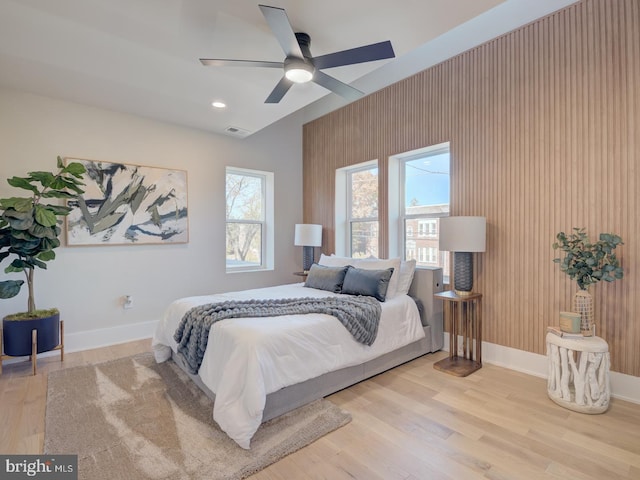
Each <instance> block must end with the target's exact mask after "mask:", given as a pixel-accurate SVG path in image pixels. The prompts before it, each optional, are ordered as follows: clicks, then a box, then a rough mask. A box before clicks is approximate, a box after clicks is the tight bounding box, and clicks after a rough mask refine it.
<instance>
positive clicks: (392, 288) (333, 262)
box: [318, 253, 411, 298]
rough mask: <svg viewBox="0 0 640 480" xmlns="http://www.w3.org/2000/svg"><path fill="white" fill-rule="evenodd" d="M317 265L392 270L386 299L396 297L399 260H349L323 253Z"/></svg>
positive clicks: (373, 258)
mask: <svg viewBox="0 0 640 480" xmlns="http://www.w3.org/2000/svg"><path fill="white" fill-rule="evenodd" d="M318 263H319V264H320V265H325V266H327V267H344V266H346V265H351V266H353V267H356V268H362V269H366V270H385V269H387V268H393V275H392V276H391V280H389V288H388V290H387V294H386V298H393V297H395V296H396V295H398V282H399V277H400V259H399V258H389V259H379V258H376V257H368V258H351V257H339V256H337V255H325V254H324V253H323V254H322V255H320V260H319V262H318ZM409 284H411V281H409ZM407 291H408V290H407Z"/></svg>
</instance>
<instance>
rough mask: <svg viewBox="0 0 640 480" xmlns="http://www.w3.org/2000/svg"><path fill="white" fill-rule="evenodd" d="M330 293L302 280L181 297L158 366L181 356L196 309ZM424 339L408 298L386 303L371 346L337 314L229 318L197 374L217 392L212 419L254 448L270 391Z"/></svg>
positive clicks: (158, 348)
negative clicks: (184, 332) (179, 340)
mask: <svg viewBox="0 0 640 480" xmlns="http://www.w3.org/2000/svg"><path fill="white" fill-rule="evenodd" d="M326 296H342V295H340V294H335V293H331V292H327V291H324V290H316V289H314V288H306V287H304V284H302V283H299V284H291V285H280V286H276V287H269V288H259V289H254V290H244V291H240V292H231V293H224V294H217V295H208V296H199V297H188V298H182V299H180V300H176V301H175V302H173V303H172V304H171V305H170V306H169V307H168V308H167V310H166V312H165V314H164V316H163V318H162V320H161V321H160V323H159V324H158V327H157V329H156V333H155V336H154V338H153V348H154V353H155V358H156V361H158V362H163V361H166V360H167V359H168V358H170V356H171V351H172V350H173V351H174V352H175V351H176V349H177V344H176V342H175V340H174V339H173V334H174V332H175V330H176V328H177V326H178V324H179V323H180V320H181V319H182V317H183V315H184V314H185V313H186V312H187V311H188V310H190V309H191V308H193V307H195V306H197V305H202V304H206V303H215V302H221V301H224V300H229V299H234V300H251V299H272V298H296V297H326ZM345 296H346V295H345ZM423 337H424V330H423V329H422V326H421V323H420V317H419V314H418V309H417V307H416V305H415V302H414V301H413V300H412V299H411V298H409V297H408V296H406V295H402V296H397V297H395V298H392V299H389V300H387V301H386V302H384V303H382V316H381V319H380V325H379V328H378V335H377V338H376V340H375V342H374V343H373V345H371V346H370V347H369V346H366V345H363V344H361V343H358V342H357V341H356V340H355V339H354V338H353V336H352V335H351V334H350V333H349V332H348V331H347V329H346V328H345V327H344V326H343V325H342V324H341V323H340V322H339V321H338V320H337V319H336V318H335V317H332V316H330V315H326V314H308V315H292V316H282V317H268V318H237V319H226V320H223V321H220V322H217V323H215V324H214V325H213V326H212V327H211V331H210V333H209V343H208V346H207V350H206V352H205V355H204V359H203V361H202V366H201V367H200V371H199V372H198V374H199V376H200V377H201V379H202V381H203V383H204V384H205V385H206V386H207V387H208V388H209V389H211V390H212V391H213V392H214V393H215V394H216V400H215V404H214V407H213V418H214V420H215V421H216V422H217V423H218V425H219V426H220V428H221V429H222V430H223V431H224V432H226V433H227V435H229V437H231V438H232V439H233V440H235V441H236V442H237V443H238V444H239V445H240V446H241V447H243V448H246V449H248V448H249V444H250V441H251V437H253V435H254V433H255V432H256V430H257V429H258V427H259V426H260V423H261V422H262V412H263V410H264V406H265V401H266V395H267V394H269V393H272V392H275V391H277V390H280V389H281V388H283V387H287V386H289V385H293V384H296V383H300V382H303V381H305V380H308V379H310V378H314V377H317V376H319V375H322V374H324V373H327V372H330V371H333V370H337V369H340V368H343V367H349V366H352V365H357V364H360V363H363V362H366V361H368V360H371V359H373V358H376V357H378V356H380V355H383V354H385V353H388V352H390V351H393V350H395V349H398V348H400V347H403V346H405V345H408V344H409V343H411V342H414V341H416V340H419V339H421V338H423Z"/></svg>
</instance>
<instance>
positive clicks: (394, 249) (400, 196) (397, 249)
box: [388, 142, 451, 258]
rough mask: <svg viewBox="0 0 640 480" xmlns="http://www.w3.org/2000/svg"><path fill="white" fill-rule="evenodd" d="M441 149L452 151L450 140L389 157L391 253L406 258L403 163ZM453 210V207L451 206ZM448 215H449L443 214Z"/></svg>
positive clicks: (432, 153)
mask: <svg viewBox="0 0 640 480" xmlns="http://www.w3.org/2000/svg"><path fill="white" fill-rule="evenodd" d="M439 150H449V152H450V151H451V144H450V142H443V143H439V144H437V145H430V146H428V147H424V148H419V149H417V150H412V151H410V152H404V153H400V154H398V155H392V156H391V157H389V195H388V198H389V224H388V227H389V255H390V256H399V257H400V258H404V248H403V246H404V245H403V243H404V242H403V235H404V225H403V223H404V220H405V219H406V218H411V216H409V217H406V215H405V206H404V180H405V179H404V168H402V164H403V163H404V162H407V161H409V160H413V159H415V158H420V157H424V156H428V155H434V154H437V153H438V151H439ZM394 188H397V195H393V194H392V192H393V189H394ZM449 210H451V208H449ZM441 216H443V217H446V216H448V215H444V214H443V215H441Z"/></svg>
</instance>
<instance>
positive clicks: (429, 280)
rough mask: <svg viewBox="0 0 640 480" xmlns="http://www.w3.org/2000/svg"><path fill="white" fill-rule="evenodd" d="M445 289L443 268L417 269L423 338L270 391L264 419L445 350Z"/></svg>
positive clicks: (414, 287) (415, 281)
mask: <svg viewBox="0 0 640 480" xmlns="http://www.w3.org/2000/svg"><path fill="white" fill-rule="evenodd" d="M442 290H443V281H442V269H441V268H417V269H416V271H415V274H414V277H413V282H412V284H411V289H410V290H409V295H411V296H412V297H413V298H415V299H416V302H417V303H418V306H419V309H420V318H421V320H422V325H423V328H424V331H425V337H424V338H423V339H421V340H419V341H417V342H414V343H410V344H409V345H406V346H405V347H402V348H400V349H398V350H394V351H393V352H389V353H387V354H385V355H382V356H381V357H378V358H375V359H373V360H370V361H368V362H366V363H363V364H360V365H354V366H352V367H346V368H342V369H340V370H336V371H334V372H329V373H325V374H324V375H321V376H319V377H316V378H312V379H309V380H307V381H305V382H302V383H298V384H295V385H291V386H289V387H286V388H283V389H280V390H278V391H277V392H273V393H270V394H269V395H267V403H266V405H265V409H264V413H263V418H262V421H263V422H264V421H267V420H270V419H272V418H275V417H277V416H280V415H282V414H284V413H286V412H289V411H291V410H293V409H295V408H298V407H300V406H302V405H305V404H307V403H309V402H312V401H314V400H317V399H319V398H323V397H326V396H327V395H330V394H332V393H335V392H337V391H339V390H342V389H343V388H346V387H349V386H351V385H354V384H356V383H358V382H361V381H362V380H366V379H367V378H370V377H373V376H374V375H377V374H379V373H382V372H384V371H386V370H389V369H391V368H393V367H396V366H398V365H401V364H403V363H406V362H408V361H410V360H413V359H415V358H418V357H420V356H422V355H425V354H427V353H432V352H436V351H438V350H440V349H442V347H443V345H444V333H443V332H444V328H443V327H444V325H443V308H442V303H441V301H440V300H436V299H434V297H433V294H434V293H437V292H441V291H442ZM180 358H181V357H179V356H176V355H173V359H174V361H175V362H176V363H177V364H178V365H179V366H180V367H181V368H182V369H183V370H185V372H186V368H185V366H184V364H183V363H182V360H180ZM188 375H189V376H190V377H191V379H192V380H193V381H194V382H195V383H196V384H197V385H198V386H199V387H200V388H201V389H202V390H203V391H204V392H205V393H206V394H207V395H208V396H209V397H211V398H212V399H215V394H214V393H213V392H212V391H211V390H210V389H209V388H207V387H206V386H205V385H204V383H202V380H201V379H200V377H199V376H198V375H192V374H188Z"/></svg>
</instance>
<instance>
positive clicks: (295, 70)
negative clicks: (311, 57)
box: [284, 58, 314, 83]
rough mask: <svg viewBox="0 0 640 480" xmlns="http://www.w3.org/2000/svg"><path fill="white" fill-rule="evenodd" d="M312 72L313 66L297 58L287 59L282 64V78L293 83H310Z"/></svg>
mask: <svg viewBox="0 0 640 480" xmlns="http://www.w3.org/2000/svg"><path fill="white" fill-rule="evenodd" d="M313 71H314V68H313V65H311V64H309V63H307V62H305V61H304V60H301V59H299V58H288V59H286V60H285V62H284V76H285V77H287V78H288V79H289V80H291V81H292V82H294V83H306V82H309V81H311V79H312V78H313Z"/></svg>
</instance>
